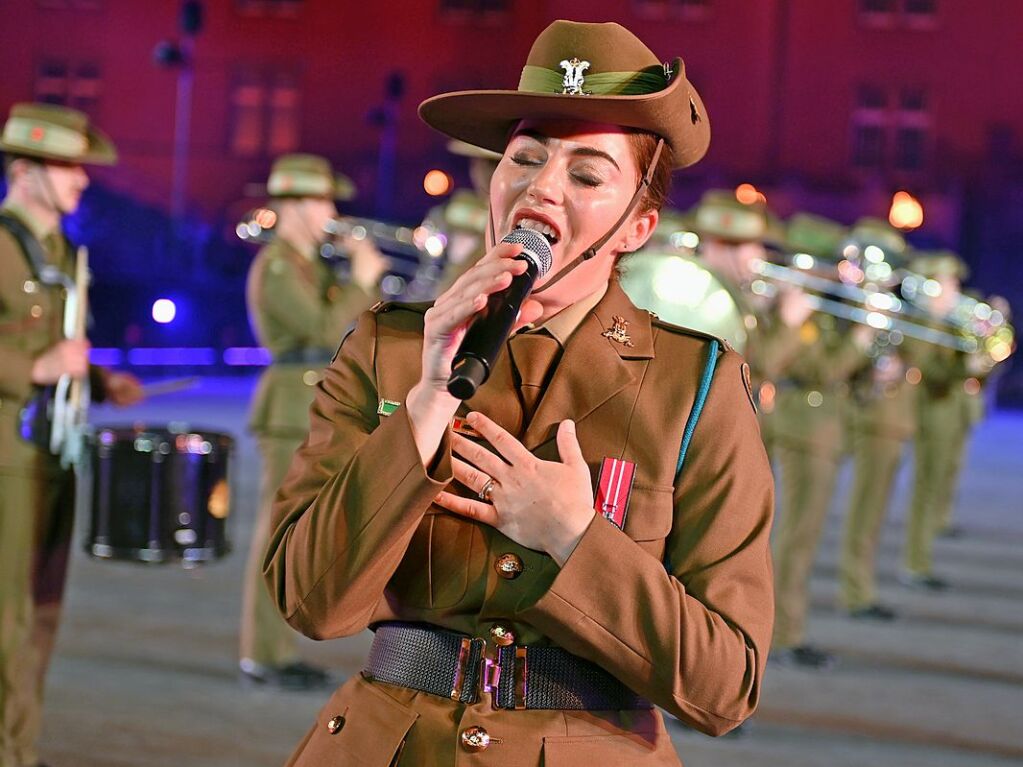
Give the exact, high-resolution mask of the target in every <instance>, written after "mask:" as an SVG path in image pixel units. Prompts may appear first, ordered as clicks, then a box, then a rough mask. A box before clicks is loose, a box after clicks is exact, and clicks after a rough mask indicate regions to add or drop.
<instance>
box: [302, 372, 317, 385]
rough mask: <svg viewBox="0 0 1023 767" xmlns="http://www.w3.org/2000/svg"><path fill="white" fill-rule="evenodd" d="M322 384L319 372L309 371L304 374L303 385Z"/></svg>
mask: <svg viewBox="0 0 1023 767" xmlns="http://www.w3.org/2000/svg"><path fill="white" fill-rule="evenodd" d="M319 382H320V373H319V371H317V370H307V371H305V372H304V373H303V374H302V383H304V384H305V385H306V386H316V384H318V383H319Z"/></svg>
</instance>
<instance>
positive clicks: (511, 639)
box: [490, 623, 515, 647]
mask: <svg viewBox="0 0 1023 767" xmlns="http://www.w3.org/2000/svg"><path fill="white" fill-rule="evenodd" d="M490 638H491V639H492V640H494V644H496V645H497V646H498V647H507V646H508V645H512V644H515V632H514V631H512V630H511V629H510V628H508V627H507V626H504V625H502V624H500V623H495V624H494V625H493V626H491V628H490Z"/></svg>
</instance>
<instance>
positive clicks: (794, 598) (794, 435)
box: [771, 217, 873, 669]
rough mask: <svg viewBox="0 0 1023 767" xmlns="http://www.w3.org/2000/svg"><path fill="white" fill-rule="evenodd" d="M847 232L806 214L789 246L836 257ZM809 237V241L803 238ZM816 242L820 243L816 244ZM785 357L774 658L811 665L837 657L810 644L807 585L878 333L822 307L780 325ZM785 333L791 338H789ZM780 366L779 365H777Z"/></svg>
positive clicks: (777, 418) (779, 420)
mask: <svg viewBox="0 0 1023 767" xmlns="http://www.w3.org/2000/svg"><path fill="white" fill-rule="evenodd" d="M842 234H843V231H842V230H841V229H840V228H838V227H836V226H835V225H834V224H832V223H829V222H826V221H824V220H821V219H819V218H818V217H813V218H805V217H804V218H801V219H798V220H796V221H794V222H793V225H792V226H791V230H790V232H789V234H788V239H789V241H790V243H792V244H791V245H790V248H791V249H793V250H796V251H799V250H803V251H805V250H808V249H810V248H813V249H814V250H813V252H811V253H808V254H807V255H811V256H815V257H818V258H826V257H827V256H828V255H829V254H834V253H835V252H836V251H837V249H838V245H839V243H840V242H841V235H842ZM803 238H805V239H806V242H805V243H801V242H800V240H801V239H803ZM811 242H813V243H815V244H812V245H811ZM778 332H779V335H780V336H781V338H779V339H778V343H779V345H781V346H784V347H787V348H788V349H789V350H791V349H792V347H793V346H795V347H796V348H797V351H796V353H795V354H791V352H790V353H789V354H787V356H786V357H785V359H786V364H785V366H784V369H782V370H778V371H776V372H777V378H776V379H775V380H776V382H777V383H776V385H777V395H776V407H775V411H774V414H773V437H774V453H773V455H774V457H775V458H776V459H777V462H778V467H779V469H780V475H781V492H780V495H779V499H780V502H779V504H778V513H779V516H778V520H777V525H776V531H775V540H774V561H775V598H776V605H777V611H776V616H775V628H774V640H773V646H772V651H771V657H772V659H775V660H777V661H779V662H781V663H786V664H791V665H796V666H800V667H804V668H809V669H819V668H827V667H829V666H831V665H832V663H833V661H834V658H833V657H832V655H831V654H830V653H828V652H827V651H826V650H824V649H821V648H819V647H816V646H814V645H812V644H810V643H808V642H807V641H806V616H807V612H808V609H809V598H810V595H809V582H810V572H811V568H812V565H813V561H814V557H815V556H816V553H817V549H818V546H819V543H820V538H821V533H822V532H823V528H824V520H825V518H826V516H827V512H828V508H829V507H830V504H831V499H832V497H833V495H834V491H835V481H836V477H837V473H838V468H839V464H840V462H841V458H842V455H843V452H844V448H845V433H844V426H845V419H846V408H847V407H848V399H849V379H850V377H851V376H852V375H853V373H854V372H855V371H856V370H858V369H859V368H860V367H861V366H862V365H863V364H864V359H865V354H866V351H867V349H868V348H869V345H870V343H871V341H872V339H873V330H872V329H871V328H869V327H866V326H863V325H855V326H853V327H852V328H850V327H849V323H848V322H846V321H845V320H842V319H839V318H837V317H835V316H832V315H831V314H827V313H823V312H818V313H814V314H813V315H812V316H809V317H808V318H807V319H806V320H805V321H804V322H803V323H802V324H800V325H799V326H795V325H792V326H790V325H788V324H784V325H781V326H779V331H778ZM786 336H787V338H786ZM776 364H777V363H776Z"/></svg>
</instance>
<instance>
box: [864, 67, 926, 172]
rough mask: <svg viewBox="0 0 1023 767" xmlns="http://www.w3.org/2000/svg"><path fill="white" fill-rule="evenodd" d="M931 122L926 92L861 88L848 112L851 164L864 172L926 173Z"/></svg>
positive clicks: (907, 88) (910, 88) (918, 89)
mask: <svg viewBox="0 0 1023 767" xmlns="http://www.w3.org/2000/svg"><path fill="white" fill-rule="evenodd" d="M931 133H932V120H931V116H930V113H929V112H928V111H927V91H926V90H925V89H924V88H919V87H915V86H907V87H903V88H901V89H899V90H898V91H891V92H889V90H886V89H885V88H882V87H879V86H876V85H861V86H860V88H859V89H858V91H857V94H856V106H855V108H854V109H853V113H852V157H851V160H852V164H853V166H854V167H855V168H860V169H864V170H895V171H900V172H906V173H916V172H920V171H923V170H926V168H927V165H928V159H929V156H930V147H931Z"/></svg>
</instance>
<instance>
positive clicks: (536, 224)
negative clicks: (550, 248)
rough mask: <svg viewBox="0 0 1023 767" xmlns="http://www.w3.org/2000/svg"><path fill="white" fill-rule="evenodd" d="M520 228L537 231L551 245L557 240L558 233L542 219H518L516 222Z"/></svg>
mask: <svg viewBox="0 0 1023 767" xmlns="http://www.w3.org/2000/svg"><path fill="white" fill-rule="evenodd" d="M516 226H517V227H519V228H520V229H531V230H532V231H534V232H539V233H540V234H542V235H543V236H544V237H546V238H547V240H548V241H549V242H550V243H551V244H552V245H553V244H554V243H555V242H557V241H558V235H557V234H556V233H555V231H554V227H552V226H550V225H549V224H545V223H543V222H542V221H536V220H535V219H532V218H523V219H520V220H519V222H518V223H517V224H516Z"/></svg>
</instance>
